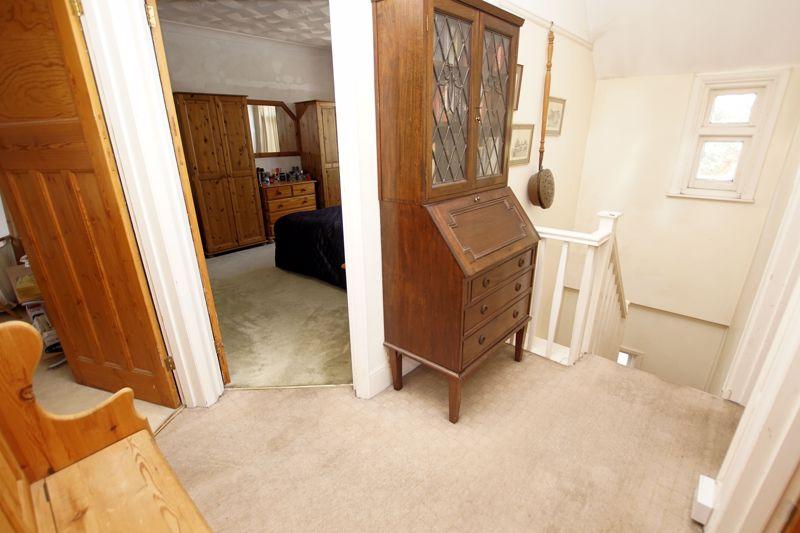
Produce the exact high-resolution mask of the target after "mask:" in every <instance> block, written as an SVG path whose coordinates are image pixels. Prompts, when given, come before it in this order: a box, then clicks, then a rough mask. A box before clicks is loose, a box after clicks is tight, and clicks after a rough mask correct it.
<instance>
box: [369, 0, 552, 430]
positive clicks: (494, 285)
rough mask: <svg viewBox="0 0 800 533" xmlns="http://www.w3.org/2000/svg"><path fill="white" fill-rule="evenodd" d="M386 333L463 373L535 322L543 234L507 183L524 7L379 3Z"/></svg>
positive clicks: (397, 345) (453, 395) (419, 356)
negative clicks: (519, 12)
mask: <svg viewBox="0 0 800 533" xmlns="http://www.w3.org/2000/svg"><path fill="white" fill-rule="evenodd" d="M374 13H375V34H376V38H375V46H376V57H377V58H378V59H377V63H376V82H377V83H376V91H377V114H378V143H379V150H378V153H379V154H380V161H379V180H380V207H381V247H382V255H383V295H384V334H385V345H386V347H387V348H389V362H390V365H391V368H392V379H393V382H394V388H395V389H398V390H399V389H401V388H402V386H403V378H402V360H403V357H410V358H412V359H415V360H417V361H419V362H421V363H422V364H424V365H427V366H428V367H430V368H433V369H434V370H436V371H439V372H441V373H443V374H444V375H445V376H447V378H448V382H449V389H450V393H449V396H450V416H449V418H450V421H451V422H457V421H458V419H459V414H460V405H461V386H462V382H463V380H464V378H465V377H466V376H467V375H469V374H470V373H471V372H473V371H474V370H475V369H476V368H477V367H478V365H479V364H480V363H481V362H482V361H483V360H485V359H486V357H487V356H488V355H489V354H490V353H491V352H492V350H493V349H494V348H496V347H497V346H499V345H500V344H501V343H503V342H505V340H506V339H508V338H509V337H510V336H512V335H514V336H515V337H516V349H515V359H516V360H517V361H520V360H521V359H522V341H523V339H524V336H525V330H526V327H527V324H528V322H529V321H530V319H531V317H530V303H531V286H532V280H533V269H534V266H535V262H536V257H535V251H534V249H535V245H536V243H537V242H538V240H539V236H538V235H537V233H536V230H535V229H534V227H533V224H532V223H531V221H530V220H529V219H528V216H527V215H526V213H525V210H524V209H523V208H522V205H520V203H519V200H518V199H517V198H516V196H515V195H514V193H513V192H512V190H511V189H510V188H509V187H508V186H507V182H508V168H507V167H508V164H507V163H508V151H509V139H510V134H511V118H512V113H513V111H512V106H513V102H512V100H513V98H512V94H513V87H514V83H513V81H514V66H515V65H516V56H517V40H518V35H519V27H520V26H521V25H522V22H523V19H521V18H519V17H516V16H514V15H512V14H510V13H507V12H505V11H503V10H501V9H499V8H497V7H495V6H492V5H490V4H488V3H486V2H483V1H481V0H458V1H456V0H425V1H420V0H382V1H381V2H378V3H376V4H375V11H374Z"/></svg>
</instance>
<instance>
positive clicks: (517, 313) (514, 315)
mask: <svg viewBox="0 0 800 533" xmlns="http://www.w3.org/2000/svg"><path fill="white" fill-rule="evenodd" d="M511 316H513V317H514V318H517V317H518V316H519V309H514V312H513V313H511Z"/></svg>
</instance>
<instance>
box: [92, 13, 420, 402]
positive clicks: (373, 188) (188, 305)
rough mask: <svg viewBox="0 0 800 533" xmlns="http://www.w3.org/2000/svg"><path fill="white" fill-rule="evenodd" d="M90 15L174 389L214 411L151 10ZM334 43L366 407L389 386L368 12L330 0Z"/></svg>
mask: <svg viewBox="0 0 800 533" xmlns="http://www.w3.org/2000/svg"><path fill="white" fill-rule="evenodd" d="M83 6H84V14H83V15H82V16H81V22H82V24H83V29H84V34H85V35H86V41H87V46H88V48H89V53H90V56H91V59H92V67H93V69H94V74H95V78H96V80H97V85H98V89H99V92H100V96H101V100H102V104H103V110H104V113H105V118H106V123H107V124H108V129H109V135H110V137H111V140H112V145H113V147H114V151H115V155H116V158H117V165H118V167H119V172H120V178H121V181H122V184H123V190H124V192H125V198H126V201H127V202H128V209H129V211H130V214H131V219H132V222H133V227H134V233H135V235H136V238H137V242H138V244H139V249H140V252H141V255H142V262H143V264H144V268H145V273H146V275H147V279H148V281H149V284H150V290H151V292H152V295H153V300H154V303H155V307H156V312H157V314H158V318H159V323H160V325H161V330H162V333H163V335H164V340H165V342H166V345H167V351H168V352H169V354H170V355H171V356H172V358H173V359H174V361H175V366H176V370H175V378H176V381H177V383H178V389H179V391H180V394H181V398H182V399H183V402H184V404H185V405H187V406H188V407H204V406H209V405H212V404H213V403H215V402H216V401H217V399H218V398H219V396H220V395H221V394H222V392H223V384H222V375H221V372H220V369H219V362H218V359H217V355H216V350H215V348H214V341H213V335H212V332H211V325H210V322H209V318H208V310H207V307H206V302H205V297H204V293H203V287H202V282H201V278H200V272H199V267H198V265H197V258H196V256H195V252H194V247H193V241H192V235H191V231H190V227H189V219H188V215H187V213H186V205H185V201H184V197H183V191H182V189H181V183H180V179H179V174H178V166H177V162H176V161H175V152H174V150H173V145H172V136H171V132H170V129H169V123H168V118H167V114H166V109H165V107H164V100H163V98H164V95H163V92H162V89H161V83H160V77H159V71H158V66H157V63H156V57H155V50H154V47H153V42H152V35H151V33H150V27H149V26H148V23H147V17H146V13H145V8H144V3H143V2H142V1H141V0H115V1H114V2H107V1H104V0H84V2H83ZM331 33H332V39H331V40H332V52H333V63H334V88H335V93H336V101H337V112H336V118H337V123H338V124H337V126H338V138H339V159H340V172H341V175H342V176H344V179H342V213H343V222H344V241H345V250H346V256H347V272H346V275H347V287H348V290H347V301H348V313H349V324H350V338H351V358H352V367H353V386H354V388H355V391H356V395H357V396H358V397H361V398H370V397H372V396H374V395H375V394H377V393H379V392H380V391H382V390H383V389H385V388H386V387H388V386H389V385H390V384H391V375H390V371H389V365H388V360H387V358H386V351H385V349H384V347H383V288H382V287H383V286H382V278H381V251H380V250H381V249H380V213H379V207H378V178H377V139H376V123H375V104H374V102H375V90H374V83H373V79H374V76H373V65H374V61H373V41H372V4H371V2H369V0H359V1H358V2H357V3H354V2H352V0H331ZM365 104H366V105H365ZM223 341H224V339H223ZM407 366H409V367H410V366H411V365H407ZM410 369H411V368H407V371H408V370H410Z"/></svg>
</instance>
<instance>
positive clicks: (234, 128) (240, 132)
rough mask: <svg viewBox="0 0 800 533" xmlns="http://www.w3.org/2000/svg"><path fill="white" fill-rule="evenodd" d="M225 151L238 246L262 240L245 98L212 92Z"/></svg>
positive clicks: (256, 184) (262, 229) (259, 201)
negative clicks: (217, 94) (216, 94)
mask: <svg viewBox="0 0 800 533" xmlns="http://www.w3.org/2000/svg"><path fill="white" fill-rule="evenodd" d="M214 98H215V100H216V102H217V110H218V115H219V121H220V130H221V131H222V132H223V135H222V142H223V145H224V147H225V153H226V155H227V157H226V159H227V173H228V190H229V192H230V198H231V204H232V206H233V220H234V224H235V228H236V239H237V243H238V245H239V246H247V245H249V244H255V243H258V242H264V241H265V240H266V237H265V235H264V217H263V214H262V211H261V198H260V197H259V191H258V182H257V180H256V167H255V164H256V162H255V158H254V157H253V145H252V143H251V140H250V119H249V117H248V114H247V99H246V98H245V97H243V96H215V97H214Z"/></svg>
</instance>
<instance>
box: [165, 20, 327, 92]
mask: <svg viewBox="0 0 800 533" xmlns="http://www.w3.org/2000/svg"><path fill="white" fill-rule="evenodd" d="M163 34H164V47H165V49H166V51H167V64H168V66H169V74H170V79H171V81H172V88H173V90H175V91H196V92H205V93H219V94H242V95H246V96H249V97H251V98H260V99H265V100H282V101H284V102H287V103H289V104H290V107H292V105H291V104H293V103H294V102H302V101H304V100H314V99H324V100H333V64H332V62H331V50H330V48H315V47H311V46H304V45H296V44H289V43H284V42H280V41H274V40H270V39H262V38H259V37H252V36H249V35H241V34H236V33H230V32H225V31H218V30H211V29H205V28H197V27H192V26H186V25H183V24H176V23H171V22H164V23H163Z"/></svg>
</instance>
